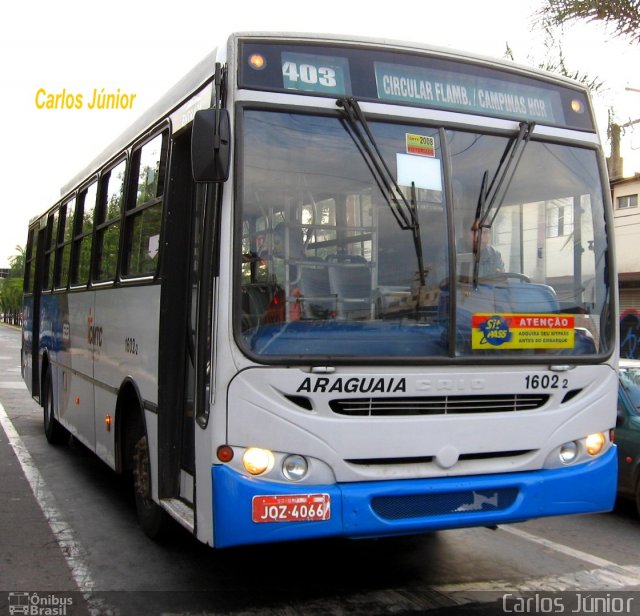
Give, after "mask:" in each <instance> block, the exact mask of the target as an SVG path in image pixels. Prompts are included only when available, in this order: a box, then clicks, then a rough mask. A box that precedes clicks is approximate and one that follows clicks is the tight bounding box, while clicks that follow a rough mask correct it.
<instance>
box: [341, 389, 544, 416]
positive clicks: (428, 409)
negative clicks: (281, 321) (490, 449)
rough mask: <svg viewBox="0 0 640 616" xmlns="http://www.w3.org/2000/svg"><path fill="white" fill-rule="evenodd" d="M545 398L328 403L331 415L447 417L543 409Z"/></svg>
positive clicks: (504, 396)
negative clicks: (450, 415)
mask: <svg viewBox="0 0 640 616" xmlns="http://www.w3.org/2000/svg"><path fill="white" fill-rule="evenodd" d="M548 400H549V396H548V395H545V394H496V395H484V396H432V397H420V398H344V399H341V400H331V402H329V406H330V407H331V410H332V411H333V412H334V413H337V414H339V415H349V416H352V417H378V416H387V415H391V416H394V415H449V414H458V413H510V412H513V411H532V410H535V409H539V408H541V407H543V406H544V405H545V404H546V403H547V401H548Z"/></svg>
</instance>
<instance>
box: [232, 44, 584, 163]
mask: <svg viewBox="0 0 640 616" xmlns="http://www.w3.org/2000/svg"><path fill="white" fill-rule="evenodd" d="M241 56H242V58H243V59H244V61H243V62H242V63H241V65H240V67H239V69H240V70H239V72H238V84H239V87H241V88H252V89H257V90H264V91H271V92H288V93H298V94H303V93H304V94H308V95H312V96H327V97H332V98H336V99H337V98H339V97H342V96H354V97H355V98H357V99H358V100H360V101H383V102H388V103H395V104H398V105H400V104H402V105H418V106H420V107H430V108H434V109H442V110H446V111H455V112H458V113H468V114H475V115H479V114H480V115H484V116H491V117H496V118H506V119H513V120H517V121H523V120H525V121H532V122H536V123H539V124H546V125H550V126H562V127H564V128H573V129H578V130H587V131H590V132H595V124H594V120H593V115H592V112H591V106H590V102H589V96H588V93H587V92H586V90H585V89H584V88H581V87H580V86H579V85H578V84H576V85H575V86H572V85H571V84H569V83H562V82H560V81H557V80H554V79H552V78H551V77H548V78H545V77H544V76H542V75H538V74H534V73H533V72H532V73H531V74H525V73H524V72H522V71H519V70H515V69H514V70H509V69H508V67H506V66H505V65H500V66H498V65H497V64H496V65H490V64H489V63H486V62H482V63H481V62H478V63H474V62H473V61H472V60H471V59H469V60H468V61H464V62H462V61H460V60H459V59H457V58H454V57H446V56H444V57H443V56H442V55H440V56H439V57H435V56H432V55H429V54H418V53H408V52H406V51H404V50H402V51H401V50H397V49H395V50H394V49H391V48H384V49H379V48H378V49H374V48H364V47H360V46H358V47H351V46H349V45H323V44H320V43H319V44H311V43H300V42H297V41H288V42H283V41H278V42H275V41H270V40H262V41H260V40H257V41H253V40H252V41H242V42H241ZM413 153H416V152H413ZM420 154H422V155H423V156H427V157H428V156H431V154H430V153H429V151H428V149H425V150H424V151H423V150H420Z"/></svg>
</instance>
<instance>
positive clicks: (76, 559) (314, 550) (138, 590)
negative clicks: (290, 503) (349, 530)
mask: <svg viewBox="0 0 640 616" xmlns="http://www.w3.org/2000/svg"><path fill="white" fill-rule="evenodd" d="M19 363H20V334H19V332H18V331H17V330H15V329H13V328H9V327H0V405H1V406H0V427H1V428H2V429H0V616H4V614H11V615H13V614H21V613H24V614H48V615H49V616H56V615H62V616H67V615H71V614H96V615H99V614H113V615H119V616H128V615H129V614H131V615H146V614H149V615H155V614H158V615H159V614H183V615H189V614H193V615H195V614H198V615H201V616H204V615H223V614H224V615H227V614H230V615H231V614H233V615H252V616H253V615H263V614H264V615H267V616H270V615H283V616H284V615H286V616H294V615H295V616H298V615H307V614H309V615H323V616H324V615H333V614H336V615H351V614H353V615H362V616H364V615H366V616H370V615H378V614H390V615H397V616H402V615H409V614H429V615H430V616H438V615H440V614H443V615H444V614H508V613H519V614H523V613H524V614H548V613H551V614H556V613H564V614H571V613H573V614H594V613H595V614H609V613H611V614H613V613H616V614H639V615H640V520H639V519H638V518H637V517H636V514H635V510H634V508H633V507H632V506H630V505H625V504H623V505H621V506H619V507H617V508H616V510H615V511H614V512H612V513H607V514H600V515H589V516H572V517H559V518H552V519H545V520H536V521H532V522H528V523H525V524H518V525H512V526H508V527H507V526H504V527H500V528H499V529H497V530H490V529H485V528H478V529H464V530H455V531H445V532H440V533H433V534H430V535H425V536H420V537H403V538H394V539H384V540H362V541H346V540H345V541H342V540H331V541H318V542H304V543H291V544H282V545H269V546H258V547H243V548H233V549H227V550H212V549H211V548H208V547H206V546H204V545H201V544H199V543H198V542H197V541H195V540H194V539H193V538H192V537H191V536H190V535H188V534H187V533H186V532H185V531H183V530H182V529H181V528H176V529H175V531H174V532H173V533H172V534H171V536H170V537H169V538H168V539H167V540H165V541H164V542H163V543H155V542H153V541H151V540H149V539H147V538H146V536H145V535H144V534H143V533H142V532H141V530H140V529H139V528H138V525H137V521H136V516H135V511H134V506H133V502H132V498H131V494H130V490H129V487H128V485H127V484H126V483H125V482H124V481H122V480H121V479H120V478H119V477H118V476H117V475H115V474H114V473H113V472H112V471H111V470H110V469H108V468H107V467H106V466H105V465H104V464H103V463H102V462H100V461H99V460H98V459H96V458H95V457H94V456H93V455H91V453H90V452H88V451H87V450H86V449H85V448H84V447H82V446H81V445H80V444H78V443H77V442H74V441H71V442H70V443H69V444H68V445H65V446H61V447H52V446H50V445H48V443H47V442H46V440H45V438H44V434H43V432H42V410H41V409H40V407H39V406H38V405H37V404H36V403H35V402H34V401H33V400H32V399H31V398H30V396H29V394H28V392H27V390H26V388H25V387H24V384H23V383H22V380H21V376H20V366H19Z"/></svg>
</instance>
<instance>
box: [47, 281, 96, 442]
mask: <svg viewBox="0 0 640 616" xmlns="http://www.w3.org/2000/svg"><path fill="white" fill-rule="evenodd" d="M94 296H95V293H94V292H93V291H89V292H85V291H83V292H78V293H68V294H60V295H53V296H51V297H52V299H54V300H56V299H57V301H58V302H59V308H58V316H57V322H56V325H55V326H54V327H53V329H54V331H56V336H59V337H60V338H61V339H62V340H63V343H64V344H62V345H61V346H60V348H59V349H58V350H57V351H56V352H55V353H52V361H53V362H55V364H56V365H57V366H58V367H59V371H58V375H57V378H56V375H55V374H54V382H57V385H58V393H57V396H56V400H57V408H58V412H59V418H60V423H62V425H64V426H65V428H67V430H69V432H71V434H73V435H74V436H75V437H76V438H78V439H79V440H80V441H82V442H83V443H84V444H85V445H86V446H87V447H89V448H91V449H92V450H93V449H94V448H95V425H94V419H93V408H94V397H93V347H92V344H91V341H90V336H89V331H90V329H89V328H90V324H91V322H92V319H93V312H94V307H93V304H94Z"/></svg>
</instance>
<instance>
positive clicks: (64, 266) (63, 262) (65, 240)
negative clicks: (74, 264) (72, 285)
mask: <svg viewBox="0 0 640 616" xmlns="http://www.w3.org/2000/svg"><path fill="white" fill-rule="evenodd" d="M75 209H76V200H75V199H72V200H71V201H67V202H66V203H65V204H64V205H63V206H62V208H61V209H60V223H59V224H60V228H59V232H58V249H57V252H56V265H55V275H54V287H55V288H58V289H60V288H64V287H66V286H67V284H68V283H69V272H70V269H71V242H72V240H73V223H74V220H75Z"/></svg>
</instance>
